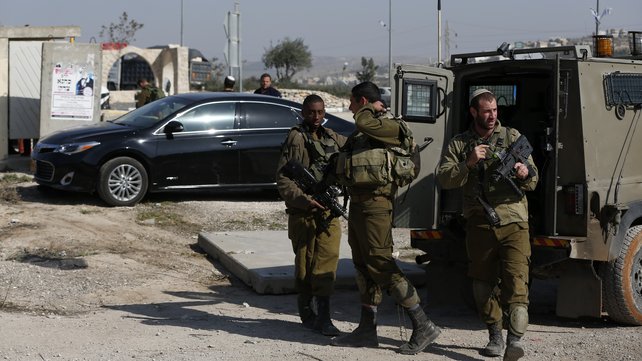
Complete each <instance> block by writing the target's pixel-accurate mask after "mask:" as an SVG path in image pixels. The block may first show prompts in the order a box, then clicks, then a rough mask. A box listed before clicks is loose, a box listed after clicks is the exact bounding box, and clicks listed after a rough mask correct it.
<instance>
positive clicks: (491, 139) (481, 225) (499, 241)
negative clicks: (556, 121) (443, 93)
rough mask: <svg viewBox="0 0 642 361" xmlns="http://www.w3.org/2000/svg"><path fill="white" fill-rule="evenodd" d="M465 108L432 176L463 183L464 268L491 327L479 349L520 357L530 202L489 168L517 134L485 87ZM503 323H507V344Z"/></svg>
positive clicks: (521, 176) (519, 170)
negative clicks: (465, 116) (462, 125)
mask: <svg viewBox="0 0 642 361" xmlns="http://www.w3.org/2000/svg"><path fill="white" fill-rule="evenodd" d="M470 114H471V115H472V117H473V123H472V124H471V126H470V129H468V130H467V131H466V132H464V133H462V134H459V135H457V136H455V137H454V138H453V139H452V140H451V141H450V144H449V145H448V149H447V150H446V151H445V153H444V155H443V156H442V159H441V163H440V165H439V168H438V170H437V178H438V180H439V182H440V184H441V186H442V187H443V188H444V189H452V188H458V187H463V188H464V189H463V192H464V210H463V211H464V217H465V218H466V221H467V224H466V248H467V253H468V259H469V269H468V275H469V276H470V277H471V278H472V279H473V293H474V296H475V302H476V304H477V310H478V312H479V314H480V316H481V318H482V320H483V321H484V323H486V325H487V327H488V333H489V342H488V344H487V345H486V347H485V348H484V349H483V350H482V353H483V354H484V355H486V356H500V355H501V354H502V351H503V349H504V347H505V346H506V351H505V353H504V360H517V359H519V358H520V357H522V356H523V355H524V349H523V346H522V343H521V341H520V339H521V337H522V336H523V335H524V333H525V332H526V328H527V326H528V282H529V280H528V267H529V263H530V255H531V248H530V241H529V231H528V204H527V201H526V196H524V195H523V194H522V195H521V196H519V195H517V194H516V193H515V191H514V190H513V189H512V188H511V187H510V185H509V184H508V183H507V182H505V181H498V182H493V181H492V180H491V179H492V178H491V177H490V174H491V171H492V169H493V161H494V159H493V154H497V153H499V152H501V150H502V149H506V148H508V147H509V146H510V145H511V144H512V143H513V142H514V141H516V140H517V138H518V137H519V136H520V134H519V132H518V131H517V130H515V129H513V128H507V127H502V125H501V124H500V122H499V119H497V101H496V98H495V95H494V94H493V93H491V92H490V91H489V90H486V89H477V90H475V91H474V92H473V94H472V96H471V101H470ZM527 163H528V164H523V163H519V162H517V163H516V164H515V176H514V178H515V183H516V185H517V186H518V187H519V188H520V189H521V190H525V191H532V190H534V189H535V186H536V185H537V178H538V176H537V169H536V167H535V164H534V163H533V159H532V157H530V156H529V157H528V162H527ZM495 164H496V162H495ZM484 207H487V208H484ZM493 210H494V212H495V215H496V216H497V217H498V218H499V220H496V218H495V220H496V225H491V224H490V222H491V220H492V219H493V217H492V214H493ZM489 212H490V216H489V214H488V213H489ZM498 282H499V284H498ZM496 287H498V288H499V289H500V294H499V295H498V294H497V293H496ZM503 327H506V328H507V329H508V335H507V338H506V343H504V340H503V337H502V328H503Z"/></svg>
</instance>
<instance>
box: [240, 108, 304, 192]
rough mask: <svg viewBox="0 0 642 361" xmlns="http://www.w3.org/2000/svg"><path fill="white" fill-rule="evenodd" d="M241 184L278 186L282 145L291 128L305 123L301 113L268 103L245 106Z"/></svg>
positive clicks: (242, 121)
mask: <svg viewBox="0 0 642 361" xmlns="http://www.w3.org/2000/svg"><path fill="white" fill-rule="evenodd" d="M240 108H241V122H240V125H241V131H240V136H239V142H238V144H237V146H238V149H239V153H240V160H239V162H240V182H241V184H246V185H247V184H254V185H258V186H268V185H273V184H275V183H276V178H275V175H276V167H277V165H278V162H279V157H280V154H281V145H282V144H283V142H284V141H285V137H286V136H287V134H288V132H289V130H290V128H291V127H293V126H295V125H297V124H299V123H300V122H301V120H302V118H301V115H300V113H299V111H300V110H299V109H295V108H292V107H291V106H288V105H285V104H277V103H268V102H258V101H257V102H242V103H241V107H240Z"/></svg>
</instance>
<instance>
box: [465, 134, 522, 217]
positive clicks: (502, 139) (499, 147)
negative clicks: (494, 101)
mask: <svg viewBox="0 0 642 361" xmlns="http://www.w3.org/2000/svg"><path fill="white" fill-rule="evenodd" d="M502 128H503V129H502V131H501V132H500V135H499V136H498V137H496V138H493V137H492V136H491V139H490V140H489V142H487V143H486V142H483V143H482V142H480V140H479V139H471V140H470V141H469V142H468V144H467V146H466V147H464V149H463V151H464V155H463V158H462V159H466V156H467V154H468V153H469V152H471V151H472V150H473V148H475V147H476V146H477V145H479V144H488V145H489V149H490V150H491V151H492V152H493V155H492V156H490V157H488V158H486V159H485V160H484V161H482V162H481V163H480V164H479V165H478V166H477V169H476V172H474V176H475V178H476V179H475V182H476V191H475V193H477V194H480V195H481V194H482V193H483V194H484V196H485V197H486V199H487V201H488V202H489V203H490V204H491V205H496V204H500V203H506V202H515V201H519V199H520V198H519V197H517V196H516V195H515V193H514V192H513V190H512V189H511V188H510V185H508V183H506V182H505V181H499V182H494V181H492V180H491V177H490V175H491V174H492V173H493V170H495V168H496V167H497V166H498V165H499V162H497V159H498V154H500V153H501V152H503V151H506V149H507V148H508V147H509V146H510V145H511V144H512V143H513V142H514V141H515V139H513V137H512V136H511V128H509V127H502Z"/></svg>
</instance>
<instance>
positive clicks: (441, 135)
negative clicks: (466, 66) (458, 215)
mask: <svg viewBox="0 0 642 361" xmlns="http://www.w3.org/2000/svg"><path fill="white" fill-rule="evenodd" d="M452 91H453V73H452V72H451V71H449V70H445V69H441V68H435V67H429V66H421V65H399V66H397V69H396V73H395V77H394V82H393V84H392V101H391V106H392V107H391V111H392V113H393V114H394V115H395V116H397V117H402V118H403V119H404V120H405V121H406V122H407V123H408V125H409V126H410V128H411V130H412V132H413V136H414V139H415V142H416V143H417V144H419V145H421V146H425V148H424V149H423V151H422V152H421V172H420V173H419V176H418V178H417V179H415V180H414V181H413V182H412V183H411V184H410V185H409V186H406V187H403V188H400V189H399V191H398V192H397V196H396V199H395V210H394V225H395V227H405V228H436V227H437V224H438V222H437V219H438V214H439V212H438V206H439V192H438V190H437V183H436V178H435V170H436V168H437V165H438V164H439V159H440V157H441V150H442V148H443V146H444V141H445V139H447V138H446V133H447V129H448V127H447V124H449V123H450V117H451V114H450V104H451V103H452Z"/></svg>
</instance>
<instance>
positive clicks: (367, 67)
mask: <svg viewBox="0 0 642 361" xmlns="http://www.w3.org/2000/svg"><path fill="white" fill-rule="evenodd" d="M377 69H379V65H375V63H374V60H372V58H370V59H366V58H365V57H363V56H362V57H361V71H358V72H357V79H358V80H359V81H360V82H364V81H372V80H374V78H375V75H377Z"/></svg>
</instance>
